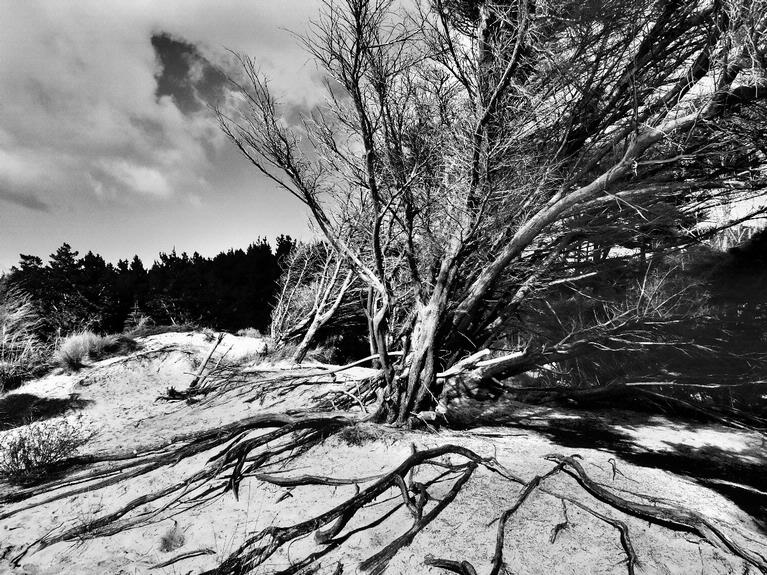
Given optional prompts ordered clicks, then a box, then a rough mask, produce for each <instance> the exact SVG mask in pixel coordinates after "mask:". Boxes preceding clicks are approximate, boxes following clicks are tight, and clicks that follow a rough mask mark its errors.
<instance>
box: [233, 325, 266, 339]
mask: <svg viewBox="0 0 767 575" xmlns="http://www.w3.org/2000/svg"><path fill="white" fill-rule="evenodd" d="M237 335H238V336H240V337H252V338H255V339H262V338H263V337H264V334H262V333H261V331H260V330H257V329H256V328H255V327H246V328H245V329H241V330H238V331H237Z"/></svg>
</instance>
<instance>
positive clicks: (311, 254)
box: [271, 242, 356, 363]
mask: <svg viewBox="0 0 767 575" xmlns="http://www.w3.org/2000/svg"><path fill="white" fill-rule="evenodd" d="M355 279H356V278H355V275H354V272H353V271H352V270H351V269H349V267H348V266H347V265H346V262H345V260H344V258H343V257H341V256H339V255H338V253H337V252H336V251H334V250H333V249H332V248H331V247H330V246H329V245H328V244H326V243H323V242H318V243H314V244H301V245H298V246H296V248H295V249H294V250H293V251H292V253H291V254H290V256H289V258H288V261H287V262H286V264H285V270H284V271H283V274H282V277H281V278H280V287H279V291H280V294H279V297H278V300H277V304H276V305H275V307H274V310H273V311H272V325H271V331H272V338H273V339H274V340H275V342H277V343H278V344H279V343H285V342H290V341H297V342H298V344H297V346H296V348H295V351H294V352H293V359H294V360H295V361H296V362H297V363H300V362H301V361H303V359H304V358H305V357H306V353H307V352H308V351H309V349H310V348H311V346H312V344H314V343H315V341H316V338H317V335H318V333H319V332H320V330H321V329H322V328H323V327H325V326H326V325H327V324H328V322H329V321H330V320H331V319H332V318H334V316H336V315H340V314H338V312H339V310H340V309H341V306H342V304H343V303H344V299H345V298H346V299H347V300H348V296H349V295H350V288H352V286H353V285H354V283H355Z"/></svg>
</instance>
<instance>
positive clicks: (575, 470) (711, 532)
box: [546, 455, 767, 572]
mask: <svg viewBox="0 0 767 575" xmlns="http://www.w3.org/2000/svg"><path fill="white" fill-rule="evenodd" d="M546 459H548V460H550V461H556V462H557V463H559V464H561V465H564V469H565V471H566V472H567V473H568V474H569V475H571V476H572V477H574V478H575V479H576V480H577V481H578V483H579V484H580V485H581V486H582V487H583V488H584V489H586V491H588V492H589V493H590V494H591V495H593V496H594V497H595V498H597V499H598V500H599V501H601V502H603V503H606V504H608V505H610V506H611V507H614V508H616V509H618V510H619V511H623V512H624V513H627V514H629V515H633V516H634V517H639V518H641V519H645V520H647V521H650V522H651V523H655V524H656V525H663V526H666V527H670V528H672V529H676V530H679V531H686V532H688V533H692V534H694V535H697V536H698V537H700V538H701V539H703V540H705V541H707V542H708V543H710V544H711V545H713V546H714V547H717V548H718V549H721V550H722V551H724V552H728V553H732V554H733V555H736V556H738V557H740V558H741V559H743V560H744V561H746V562H747V563H750V564H751V565H753V566H754V567H756V568H758V569H761V570H762V571H764V572H767V563H765V561H764V559H763V558H761V557H760V556H758V555H757V554H755V553H752V552H751V551H749V550H748V549H744V548H743V547H741V546H740V545H738V544H737V543H736V542H735V541H733V540H732V538H730V537H728V536H727V535H725V534H724V533H723V532H722V531H721V530H720V529H719V528H718V527H717V526H716V525H714V524H713V523H712V522H711V521H709V520H708V519H706V518H705V517H703V516H701V515H700V514H699V513H696V512H694V511H690V510H689V509H684V508H682V507H674V506H661V505H646V504H644V503H636V502H633V501H629V500H628V499H624V498H622V497H619V496H617V495H615V494H614V493H613V492H611V491H609V490H608V489H606V488H604V487H602V486H601V485H600V484H598V483H597V482H596V481H594V480H593V479H591V478H590V477H589V476H588V475H587V474H586V472H585V470H584V469H583V466H582V465H581V464H580V463H579V462H578V461H577V460H576V459H574V458H573V457H564V456H562V455H549V456H547V457H546ZM621 532H622V533H623V530H621Z"/></svg>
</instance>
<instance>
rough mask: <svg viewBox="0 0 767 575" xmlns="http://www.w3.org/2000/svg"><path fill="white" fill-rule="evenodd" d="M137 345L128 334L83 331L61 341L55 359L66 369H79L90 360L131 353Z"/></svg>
mask: <svg viewBox="0 0 767 575" xmlns="http://www.w3.org/2000/svg"><path fill="white" fill-rule="evenodd" d="M137 347H138V344H137V343H136V340H135V339H133V338H132V337H130V336H127V335H97V334H95V333H93V332H91V331H83V332H80V333H75V334H73V335H70V336H68V337H66V338H64V339H63V340H62V341H61V343H60V344H59V348H58V350H57V351H56V356H55V360H56V363H58V364H59V365H60V366H61V367H63V368H64V369H67V370H69V371H77V370H78V369H80V368H82V367H83V366H85V365H86V363H87V362H88V361H99V360H101V359H106V358H107V357H112V356H115V355H122V354H125V353H130V352H131V351H134V350H135V349H136V348H137Z"/></svg>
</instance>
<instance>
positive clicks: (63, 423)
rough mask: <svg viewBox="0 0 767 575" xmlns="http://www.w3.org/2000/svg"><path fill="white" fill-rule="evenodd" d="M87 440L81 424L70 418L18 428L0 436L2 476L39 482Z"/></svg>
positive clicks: (24, 482) (21, 480) (12, 481)
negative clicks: (73, 422)
mask: <svg viewBox="0 0 767 575" xmlns="http://www.w3.org/2000/svg"><path fill="white" fill-rule="evenodd" d="M88 439H89V436H88V435H87V434H86V433H84V431H83V429H82V427H80V426H78V425H74V424H72V423H70V422H69V421H67V420H59V421H55V422H51V421H41V422H36V423H31V424H30V425H28V426H25V427H19V428H17V429H15V430H13V431H11V432H8V433H7V434H6V435H5V436H4V437H3V438H2V439H0V476H2V477H3V478H4V479H6V480H7V481H9V482H10V483H16V484H30V483H36V482H39V481H41V480H43V479H45V478H46V477H47V476H49V475H50V474H51V473H53V472H55V471H56V470H57V469H58V468H59V467H60V466H61V463H62V462H63V461H64V460H65V459H67V458H68V457H70V456H71V455H72V454H74V452H75V451H77V449H78V448H79V447H81V446H82V445H84V444H85V443H86V442H87V441H88Z"/></svg>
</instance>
